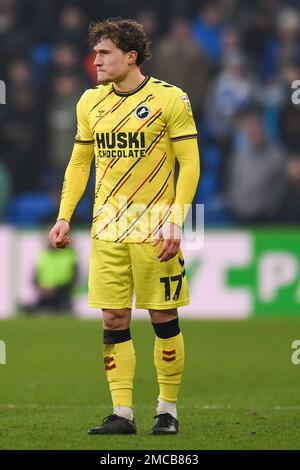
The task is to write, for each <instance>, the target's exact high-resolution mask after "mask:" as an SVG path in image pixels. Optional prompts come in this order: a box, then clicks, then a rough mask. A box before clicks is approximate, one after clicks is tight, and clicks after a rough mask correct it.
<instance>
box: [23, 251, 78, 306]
mask: <svg viewBox="0 0 300 470" xmlns="http://www.w3.org/2000/svg"><path fill="white" fill-rule="evenodd" d="M76 273H77V259H76V253H75V251H74V249H73V248H71V247H67V248H65V249H64V250H57V249H55V248H53V247H52V246H51V245H50V244H49V245H48V246H47V248H45V249H44V250H43V251H42V252H41V253H40V254H39V256H38V259H37V264H36V269H35V275H34V283H35V285H36V289H37V295H38V298H37V301H36V302H35V303H34V304H31V305H22V306H20V308H21V309H22V310H25V311H26V312H28V313H34V312H39V311H43V310H46V311H51V312H53V313H68V312H71V311H72V289H73V287H74V283H75V280H76Z"/></svg>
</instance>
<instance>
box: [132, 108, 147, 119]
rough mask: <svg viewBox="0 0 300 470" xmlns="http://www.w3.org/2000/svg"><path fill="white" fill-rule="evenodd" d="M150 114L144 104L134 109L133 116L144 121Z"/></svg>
mask: <svg viewBox="0 0 300 470" xmlns="http://www.w3.org/2000/svg"><path fill="white" fill-rule="evenodd" d="M150 113H151V111H150V109H149V108H148V106H146V105H145V104H141V105H139V106H138V107H137V108H136V110H135V112H134V115H135V117H136V118H137V119H146V118H147V117H148V116H149V115H150Z"/></svg>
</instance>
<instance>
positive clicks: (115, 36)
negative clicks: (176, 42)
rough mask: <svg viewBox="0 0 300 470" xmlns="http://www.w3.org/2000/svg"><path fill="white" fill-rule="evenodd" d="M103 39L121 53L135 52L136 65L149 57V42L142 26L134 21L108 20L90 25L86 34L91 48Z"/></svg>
mask: <svg viewBox="0 0 300 470" xmlns="http://www.w3.org/2000/svg"><path fill="white" fill-rule="evenodd" d="M103 38H105V39H110V40H111V41H112V42H113V43H114V44H115V45H116V46H117V47H118V49H121V50H122V51H123V52H130V51H136V52H137V53H138V55H137V60H136V65H141V64H142V63H143V62H144V61H145V60H149V59H150V57H151V52H150V41H149V39H148V37H147V35H146V33H145V31H144V28H143V26H142V25H141V24H139V23H137V22H136V21H135V20H132V19H122V18H109V19H107V20H105V21H98V22H96V23H92V24H91V25H90V27H89V34H88V39H89V44H90V46H91V48H93V47H95V45H96V44H97V43H98V42H99V41H100V40H101V39H103Z"/></svg>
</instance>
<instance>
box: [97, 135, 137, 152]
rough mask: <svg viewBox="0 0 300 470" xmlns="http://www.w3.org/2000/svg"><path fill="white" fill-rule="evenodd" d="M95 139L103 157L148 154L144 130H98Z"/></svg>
mask: <svg viewBox="0 0 300 470" xmlns="http://www.w3.org/2000/svg"><path fill="white" fill-rule="evenodd" d="M95 139H96V143H97V147H98V156H99V157H101V158H110V157H119V158H121V157H125V158H128V157H145V155H146V147H145V133H144V132H96V134H95Z"/></svg>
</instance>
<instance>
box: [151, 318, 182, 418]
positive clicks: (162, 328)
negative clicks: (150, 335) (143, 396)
mask: <svg viewBox="0 0 300 470" xmlns="http://www.w3.org/2000/svg"><path fill="white" fill-rule="evenodd" d="M153 328H154V330H155V333H156V338H155V346H154V363H155V367H156V371H157V377H158V383H159V398H158V407H157V414H162V413H170V414H172V415H173V416H174V418H177V410H176V401H177V398H178V394H179V388H180V384H181V376H182V371H183V365H184V342H183V336H182V333H181V331H180V328H179V324H178V318H176V319H175V320H171V321H169V322H166V323H153Z"/></svg>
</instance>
